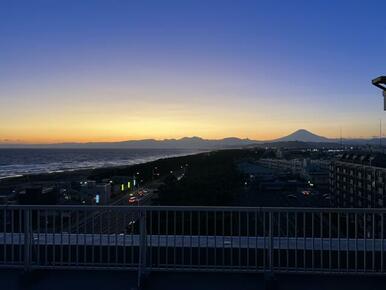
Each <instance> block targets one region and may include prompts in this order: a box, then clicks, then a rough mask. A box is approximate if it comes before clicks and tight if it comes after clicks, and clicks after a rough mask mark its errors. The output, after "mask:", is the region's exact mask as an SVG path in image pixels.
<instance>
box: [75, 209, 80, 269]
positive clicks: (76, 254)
mask: <svg viewBox="0 0 386 290" xmlns="http://www.w3.org/2000/svg"><path fill="white" fill-rule="evenodd" d="M79 234H80V231H79V210H77V211H76V248H75V256H76V263H75V264H76V265H77V266H78V265H79Z"/></svg>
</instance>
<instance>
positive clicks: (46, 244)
mask: <svg viewBox="0 0 386 290" xmlns="http://www.w3.org/2000/svg"><path fill="white" fill-rule="evenodd" d="M44 215H45V222H44V223H45V225H44V226H45V235H44V264H45V265H46V266H47V264H48V243H47V235H48V213H47V209H46V210H45V211H44Z"/></svg>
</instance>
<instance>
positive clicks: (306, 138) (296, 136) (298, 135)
mask: <svg viewBox="0 0 386 290" xmlns="http://www.w3.org/2000/svg"><path fill="white" fill-rule="evenodd" d="M272 141H273V142H289V141H301V142H334V140H332V139H328V138H326V137H323V136H319V135H316V134H314V133H312V132H310V131H307V130H305V129H299V130H297V131H295V132H293V133H291V134H289V135H287V136H285V137H281V138H278V139H275V140H272ZM272 141H271V142H272Z"/></svg>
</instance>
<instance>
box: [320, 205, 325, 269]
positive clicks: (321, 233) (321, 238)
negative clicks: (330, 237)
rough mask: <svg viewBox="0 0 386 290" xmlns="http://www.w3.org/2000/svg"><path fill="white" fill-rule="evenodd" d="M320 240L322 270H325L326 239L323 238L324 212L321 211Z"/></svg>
mask: <svg viewBox="0 0 386 290" xmlns="http://www.w3.org/2000/svg"><path fill="white" fill-rule="evenodd" d="M320 242H321V248H320V270H321V271H323V270H324V267H323V258H324V257H323V253H324V251H323V248H324V247H323V246H324V240H323V212H322V211H321V212H320Z"/></svg>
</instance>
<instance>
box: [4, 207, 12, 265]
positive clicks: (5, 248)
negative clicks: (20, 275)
mask: <svg viewBox="0 0 386 290" xmlns="http://www.w3.org/2000/svg"><path fill="white" fill-rule="evenodd" d="M11 211H12V210H11ZM3 232H4V244H3V245H4V247H3V257H4V260H3V264H6V263H7V239H6V237H7V209H6V208H3ZM11 238H12V241H11V243H12V244H13V233H11Z"/></svg>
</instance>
